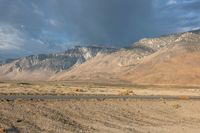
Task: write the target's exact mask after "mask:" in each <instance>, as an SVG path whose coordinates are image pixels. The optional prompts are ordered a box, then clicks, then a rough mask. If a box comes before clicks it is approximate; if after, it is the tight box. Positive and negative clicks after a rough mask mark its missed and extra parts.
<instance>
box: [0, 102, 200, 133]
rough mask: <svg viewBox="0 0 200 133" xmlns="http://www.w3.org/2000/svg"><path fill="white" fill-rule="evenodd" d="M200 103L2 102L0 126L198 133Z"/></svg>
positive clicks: (33, 131)
mask: <svg viewBox="0 0 200 133" xmlns="http://www.w3.org/2000/svg"><path fill="white" fill-rule="evenodd" d="M199 105H200V101H191V100H168V101H165V100H133V99H132V100H130V99H129V100H123V99H121V100H120V99H119V100H103V101H99V100H68V101H23V100H15V101H0V116H1V117H0V127H3V128H5V129H6V131H7V132H9V131H13V132H15V133H19V132H22V133H29V132H30V133H37V132H43V133H46V132H49V133H68V132H77V133H81V132H91V133H95V132H101V133H106V132H109V133H122V132H123V133H124V132H125V133H161V132H162V133H199V132H200V114H199V112H200V106H199Z"/></svg>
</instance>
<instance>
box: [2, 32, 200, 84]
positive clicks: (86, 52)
mask: <svg viewBox="0 0 200 133" xmlns="http://www.w3.org/2000/svg"><path fill="white" fill-rule="evenodd" d="M198 52H199V53H200V30H196V31H190V32H184V33H178V34H171V35H166V36H161V37H158V38H145V39H141V40H140V41H138V42H136V43H134V44H133V45H132V46H131V47H129V48H121V49H114V48H105V47H103V48H102V47H95V46H92V47H90V46H88V47H80V46H77V47H75V48H73V49H69V50H67V51H65V52H62V53H54V54H48V55H46V54H41V55H37V56H27V57H23V58H20V59H18V60H15V61H13V62H11V63H7V64H5V65H3V66H1V67H0V79H4V77H7V79H8V80H12V79H14V80H18V79H23V80H24V77H26V76H27V78H25V79H29V78H30V76H32V79H33V80H58V81H60V80H86V81H107V82H109V81H110V82H112V81H117V82H119V81H127V82H133V83H138V82H141V83H145V81H147V82H149V83H150V82H152V83H153V82H156V81H160V82H161V81H162V83H165V81H166V82H172V81H170V78H171V79H173V77H176V79H179V78H180V79H179V80H180V81H177V83H182V82H183V81H184V82H186V81H187V80H185V79H187V78H185V79H184V80H181V79H183V78H182V77H181V76H183V75H182V73H183V71H180V70H181V69H175V67H174V66H176V67H177V68H178V67H180V68H181V67H182V66H181V63H182V65H184V66H185V67H184V69H185V70H184V71H187V72H186V73H187V74H186V75H187V76H188V77H192V75H193V76H194V74H195V71H193V72H192V73H189V72H188V71H190V70H191V69H192V67H193V68H198V67H200V65H198V63H196V64H194V63H191V61H189V59H190V60H194V61H196V62H198V60H197V59H198V58H197V57H199V56H198V54H199V53H198ZM184 56H188V58H186V57H185V59H188V61H187V60H186V61H184V62H182V61H181V59H183V60H184ZM187 62H190V63H189V64H188V63H187ZM174 63H175V64H174ZM191 64H193V66H192V65H191ZM162 68H165V69H162ZM170 68H171V69H172V68H173V69H174V71H175V72H173V69H172V70H170V71H169V69H170ZM196 72H197V71H196ZM176 73H177V75H178V76H176V75H173V74H176ZM33 75H34V76H33ZM41 75H43V78H42V79H41V78H39V77H40V76H41ZM46 75H47V76H46ZM141 75H142V77H141ZM154 75H155V76H157V77H154ZM160 75H161V76H160ZM166 75H168V77H165V76H166ZM172 75H173V76H172ZM199 75H200V73H199ZM179 76H180V77H179ZM13 77H14V78H13ZM33 77H34V78H33ZM183 77H184V76H183ZM149 78H150V79H149ZM154 78H155V80H153V79H154ZM167 78H169V80H168V79H167ZM143 79H145V80H143ZM175 81H176V80H175V79H174V82H175ZM188 81H189V80H188ZM199 83H200V81H199Z"/></svg>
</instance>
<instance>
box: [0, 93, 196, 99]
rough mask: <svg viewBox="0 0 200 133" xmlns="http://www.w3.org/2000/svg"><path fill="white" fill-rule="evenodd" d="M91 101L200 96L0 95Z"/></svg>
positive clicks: (192, 97) (3, 96) (1, 96)
mask: <svg viewBox="0 0 200 133" xmlns="http://www.w3.org/2000/svg"><path fill="white" fill-rule="evenodd" d="M17 99H23V100H71V99H77V100H80V99H81V100H89V99H100V100H104V99H139V100H144V99H167V100H189V99H190V100H200V96H166V95H158V96H143V95H131V96H130V95H125V96H120V95H21V94H15V95H5V94H0V100H17Z"/></svg>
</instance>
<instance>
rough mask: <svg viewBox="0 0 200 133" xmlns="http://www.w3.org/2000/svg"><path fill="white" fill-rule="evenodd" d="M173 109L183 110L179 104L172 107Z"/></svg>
mask: <svg viewBox="0 0 200 133" xmlns="http://www.w3.org/2000/svg"><path fill="white" fill-rule="evenodd" d="M172 107H173V108H174V109H179V108H181V105H179V104H174V105H172Z"/></svg>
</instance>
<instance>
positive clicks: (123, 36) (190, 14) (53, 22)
mask: <svg viewBox="0 0 200 133" xmlns="http://www.w3.org/2000/svg"><path fill="white" fill-rule="evenodd" d="M199 26H200V1H199V0H165V1H162V0H84V1H83V0H33V1H27V0H15V1H10V0H0V52H1V55H7V54H10V53H13V54H15V53H19V54H18V55H27V54H37V53H44V52H52V51H60V50H64V49H67V48H69V47H72V46H74V45H92V44H95V45H106V46H114V47H124V46H128V45H130V44H132V43H133V42H135V41H137V40H138V39H140V38H143V37H154V36H159V35H163V34H168V33H173V32H182V31H187V30H192V29H197V28H199ZM14 52H15V53H14Z"/></svg>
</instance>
